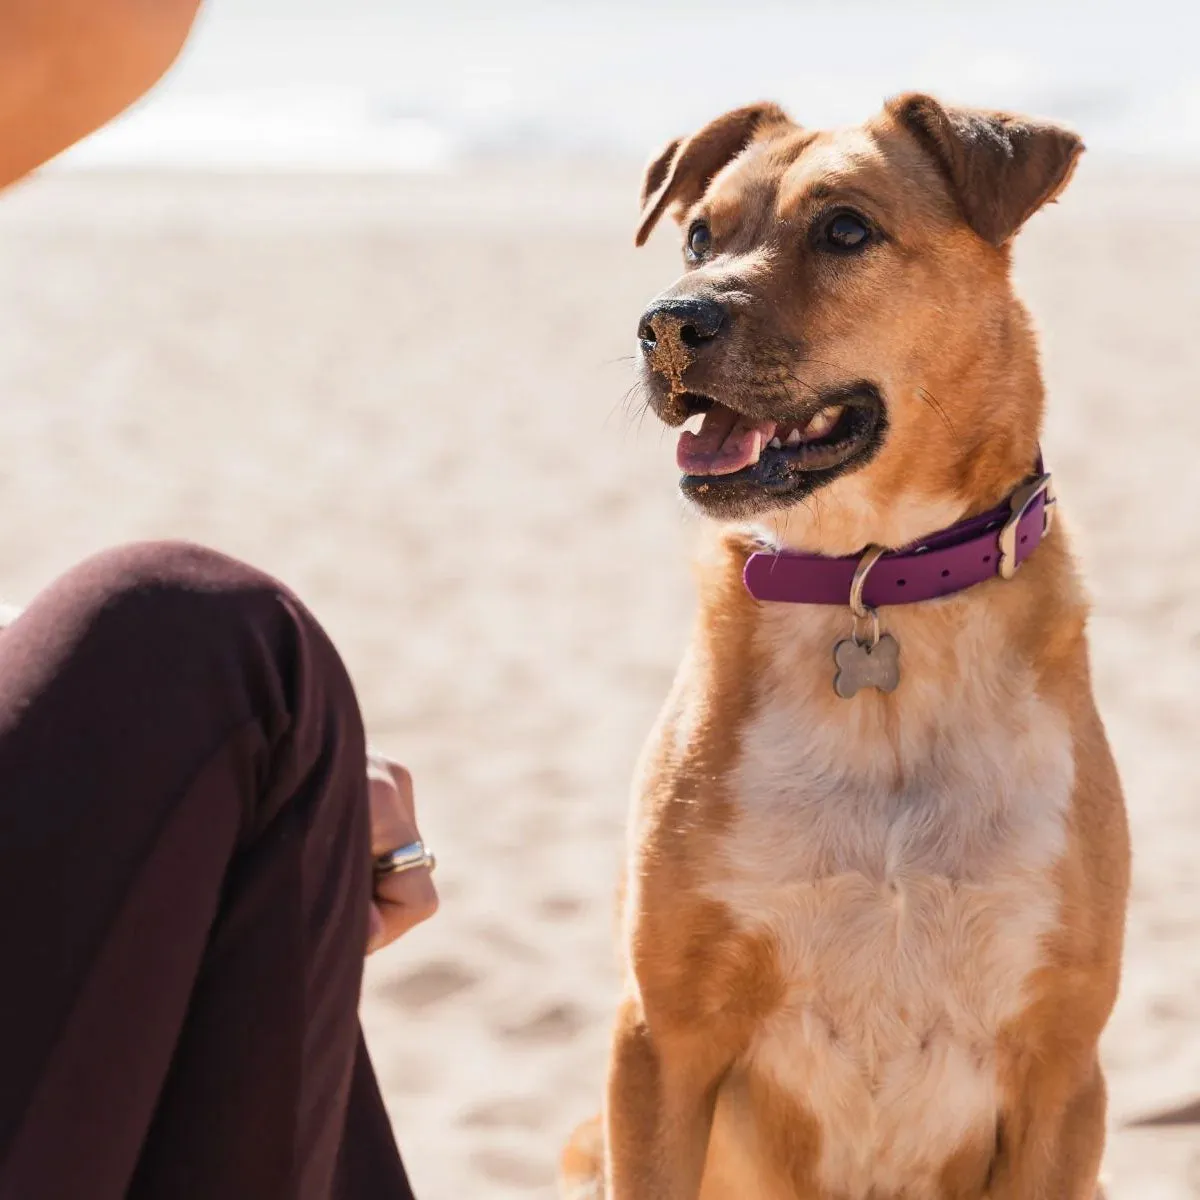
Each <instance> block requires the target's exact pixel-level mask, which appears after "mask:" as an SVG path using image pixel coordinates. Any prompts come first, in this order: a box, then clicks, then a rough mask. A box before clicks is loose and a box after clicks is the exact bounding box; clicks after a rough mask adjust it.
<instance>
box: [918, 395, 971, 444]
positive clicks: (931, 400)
mask: <svg viewBox="0 0 1200 1200" xmlns="http://www.w3.org/2000/svg"><path fill="white" fill-rule="evenodd" d="M917 396H918V397H919V398H920V399H921V400H922V401H923V402H924V403H925V404H927V405H928V406H929V407H930V408H931V409H933V411H934V412H935V413H937V415H938V417H939V418H940V419H941V422H942V424H943V425H945V426H946V428H947V429H948V430H949V431H950V436H951V437H952V438H954V440H955V441H956V442H957V441H961V440H962V439H961V438H959V436H958V430H957V429H955V427H954V422H953V421H952V420H950V414H949V413H948V412H946V410H945V408H944V407H943V406H942V402H941V401H940V400H939V399H938V398H937V397H936V396H935V395H934V394H933V393H932V392H930V391H928V390H926V389H925V388H923V387H919V388H917Z"/></svg>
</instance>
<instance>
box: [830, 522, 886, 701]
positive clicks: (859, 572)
mask: <svg viewBox="0 0 1200 1200" xmlns="http://www.w3.org/2000/svg"><path fill="white" fill-rule="evenodd" d="M884 553H885V551H884V549H883V547H882V546H868V547H867V549H866V550H865V551H864V552H863V556H862V558H860V559H859V560H858V566H857V567H855V569H854V578H853V579H852V580H851V581H850V615H851V617H852V618H853V623H852V624H851V626H850V636H849V637H848V638H846V639H845V641H841V642H838V644H837V645H836V646H834V648H833V661H834V662H835V663H836V664H837V674H836V675H835V676H834V677H833V690H834V691H835V692H837V694H838V695H839V696H841V698H842V699H843V700H851V699H853V698H854V697H855V696H857V695H858V693H859V692H861V691H862V690H863V688H868V687H869V688H875V690H876V691H879V692H894V691H895V690H896V688H897V687H898V686H899V684H900V643H899V642H898V641H896V639H895V638H894V637H892V635H891V634H890V633H885V634H880V632H879V614H878V613H877V612H876V611H875V609H873V608H872V607H871V606H870V605H869V604H866V603H865V602H864V600H863V588H864V587H865V585H866V582H867V576H868V575H869V574H870V573H871V568H872V567H873V566H874V565H875V564H876V563H877V562H878V561H879V560H880V559H881V558H882V557H883V555H884ZM862 620H869V621H870V622H871V634H870V637H869V638H867V640H866V641H859V638H858V623H859V621H862Z"/></svg>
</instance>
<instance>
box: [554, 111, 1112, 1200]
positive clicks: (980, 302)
mask: <svg viewBox="0 0 1200 1200" xmlns="http://www.w3.org/2000/svg"><path fill="white" fill-rule="evenodd" d="M1081 151H1082V145H1081V143H1080V141H1079V140H1078V138H1076V137H1075V136H1074V135H1073V134H1072V133H1070V132H1068V131H1066V130H1064V129H1061V128H1059V127H1057V126H1054V125H1050V124H1044V123H1041V122H1037V121H1031V120H1026V119H1024V118H1019V117H1012V116H1008V115H1005V114H1000V113H991V112H979V111H968V110H962V109H952V108H947V107H944V106H942V105H941V104H939V103H938V102H937V101H935V100H933V99H931V98H929V97H927V96H920V95H909V96H905V97H902V98H899V99H896V100H893V101H891V102H890V103H888V104H887V106H886V108H885V109H884V111H883V113H882V114H881V115H879V116H878V117H877V118H875V119H873V120H872V121H870V122H868V123H867V124H866V125H864V126H862V127H858V128H853V129H846V130H839V131H836V132H817V131H814V130H808V129H804V128H802V127H800V126H798V125H796V124H794V123H793V122H792V121H791V120H790V119H789V118H788V117H787V116H786V115H785V114H784V113H783V112H782V111H781V110H780V109H779V108H777V107H776V106H774V105H771V104H761V105H755V106H753V107H749V108H744V109H740V110H738V111H736V112H732V113H728V114H727V115H725V116H723V117H721V118H719V119H718V120H716V121H715V122H713V123H712V124H711V125H709V126H708V127H707V128H705V129H703V130H701V131H700V132H699V133H696V134H694V135H693V136H692V137H690V138H687V139H684V140H681V141H678V142H675V143H672V144H671V145H670V146H669V147H667V149H666V150H665V151H664V152H663V153H662V154H661V155H660V156H659V157H658V158H657V159H656V160H655V161H654V162H653V163H652V164H651V166H650V167H649V170H648V173H647V176H646V182H645V187H644V191H643V211H642V221H641V226H640V228H639V230H638V242H639V244H640V243H641V242H642V241H644V240H645V238H646V237H647V236H648V235H649V233H650V231H651V230H652V229H653V227H654V225H655V223H656V222H657V221H658V219H659V217H660V216H661V215H662V214H663V213H665V212H667V211H672V212H673V213H674V214H675V216H676V217H677V219H678V221H679V222H680V224H681V226H682V228H683V231H684V242H685V246H684V253H685V259H686V262H687V270H686V272H685V274H684V275H683V277H682V279H680V280H679V282H678V283H676V284H675V285H674V286H673V287H671V288H670V289H668V290H667V291H666V292H665V293H663V294H662V295H661V296H660V297H659V298H658V299H657V300H656V301H655V302H654V304H653V305H652V306H651V308H650V309H649V310H648V312H647V314H646V315H645V317H644V318H643V321H642V326H641V329H640V337H641V343H642V351H643V374H644V382H645V385H646V388H647V390H648V392H649V395H650V399H651V403H652V405H653V407H654V409H655V411H656V412H657V413H658V415H659V416H660V417H661V418H662V419H663V421H665V422H666V423H667V424H668V425H672V426H678V425H681V424H682V423H683V422H684V421H686V420H688V419H689V418H690V417H692V416H694V415H696V414H698V413H703V414H704V415H703V425H702V427H701V428H700V430H699V432H684V433H683V434H682V435H681V438H680V447H679V459H680V464H681V467H682V468H683V471H684V478H683V483H682V488H683V491H684V493H685V495H686V496H687V497H688V498H689V500H690V501H691V502H692V503H693V505H694V506H695V507H696V508H698V509H699V510H700V511H701V512H702V513H703V514H704V515H705V516H706V517H708V518H711V521H709V522H707V523H706V525H707V533H706V545H705V549H704V551H703V553H702V554H701V561H700V571H699V591H700V610H699V617H698V620H697V623H696V627H695V632H694V636H693V639H692V642H691V646H690V648H689V650H688V652H687V654H686V656H685V659H684V662H683V665H682V667H681V669H680V672H679V675H678V678H677V680H676V683H675V686H674V689H673V691H672V693H671V696H670V698H669V699H668V701H667V704H666V708H665V710H664V712H663V714H662V717H661V719H660V721H659V723H658V725H657V727H656V729H655V731H654V733H653V734H652V736H651V738H650V742H649V745H648V747H647V749H646V752H645V754H644V757H643V760H642V764H641V767H640V770H639V779H638V782H637V785H636V787H635V796H634V809H633V815H632V822H631V828H630V848H629V861H628V872H627V880H626V888H625V896H624V902H623V936H624V949H625V959H626V962H627V966H628V970H627V979H626V987H625V994H624V999H623V1002H622V1004H621V1007H620V1011H619V1014H618V1018H617V1023H616V1030H615V1033H614V1037H613V1043H612V1054H611V1061H610V1067H609V1082H608V1093H607V1101H606V1105H605V1115H604V1120H603V1123H602V1126H601V1125H600V1124H597V1123H593V1125H591V1126H585V1127H584V1128H583V1129H582V1130H581V1131H580V1132H579V1133H578V1134H577V1135H576V1138H575V1139H574V1141H573V1143H572V1144H571V1146H569V1147H568V1149H567V1152H566V1154H565V1156H564V1194H565V1195H569V1196H572V1197H599V1196H602V1195H604V1196H608V1197H611V1198H613V1200H697V1198H698V1197H703V1200H794V1198H804V1200H977V1198H981V1197H988V1198H990V1200H1091V1198H1092V1197H1093V1196H1094V1195H1095V1193H1096V1188H1097V1172H1098V1169H1099V1164H1100V1158H1101V1152H1102V1148H1103V1143H1104V1121H1105V1091H1104V1081H1103V1078H1102V1076H1101V1072H1100V1067H1099V1064H1098V1061H1097V1053H1096V1045H1097V1039H1098V1037H1099V1035H1100V1032H1101V1029H1102V1027H1103V1026H1104V1024H1105V1021H1106V1020H1107V1018H1108V1015H1109V1012H1110V1009H1111V1007H1112V1004H1113V1000H1114V997H1115V995H1116V991H1117V983H1118V977H1119V970H1120V959H1121V943H1122V934H1123V926H1124V913H1125V902H1126V892H1127V887H1128V870H1129V848H1128V836H1127V829H1126V822H1125V816H1124V808H1123V802H1122V797H1121V791H1120V786H1119V783H1118V779H1117V775H1116V770H1115V768H1114V765H1113V762H1112V759H1111V756H1110V754H1109V750H1108V746H1107V743H1106V741H1105V736H1104V730H1103V727H1102V725H1101V722H1100V719H1099V717H1098V715H1097V713H1096V710H1095V707H1094V704H1093V699H1092V691H1091V682H1090V678H1089V671H1088V656H1087V644H1086V640H1085V620H1086V607H1085V601H1084V597H1083V595H1082V592H1081V589H1080V585H1079V582H1078V579H1077V576H1076V572H1075V566H1074V563H1073V561H1072V558H1071V556H1070V553H1069V551H1068V548H1067V543H1066V538H1065V536H1064V534H1063V532H1062V527H1061V523H1058V524H1055V525H1054V526H1053V527H1052V528H1050V529H1049V530H1048V532H1046V533H1045V536H1044V537H1043V536H1042V534H1043V530H1045V529H1046V527H1047V526H1048V525H1049V512H1050V510H1049V507H1048V504H1047V495H1046V489H1045V480H1040V481H1039V482H1038V483H1036V484H1035V485H1033V486H1032V487H1024V488H1023V487H1022V486H1021V485H1022V484H1023V483H1025V481H1027V480H1028V479H1030V477H1031V475H1034V476H1036V474H1037V472H1038V470H1039V468H1038V466H1037V464H1038V461H1039V450H1038V435H1039V429H1040V426H1041V421H1042V407H1043V389H1042V382H1041V376H1040V371H1039V365H1038V353H1037V347H1036V344H1035V339H1034V334H1033V332H1032V330H1031V328H1030V322H1029V319H1028V316H1027V314H1026V311H1025V309H1024V308H1023V307H1022V305H1021V303H1020V301H1019V300H1018V299H1017V298H1016V296H1015V295H1014V293H1013V290H1012V286H1011V282H1010V261H1009V260H1010V253H1009V251H1010V246H1011V243H1012V239H1013V237H1014V235H1015V234H1016V233H1017V231H1018V229H1019V228H1020V227H1021V225H1022V224H1023V222H1024V221H1025V220H1026V219H1027V218H1028V217H1029V216H1030V215H1031V214H1032V213H1034V212H1035V211H1036V210H1037V209H1038V208H1039V207H1041V206H1042V205H1043V204H1045V203H1047V202H1048V201H1050V200H1052V199H1054V198H1055V197H1056V196H1057V195H1058V194H1059V192H1060V191H1061V190H1062V189H1063V187H1064V186H1065V185H1066V183H1067V181H1068V179H1069V178H1070V176H1071V173H1072V171H1073V169H1074V167H1075V164H1076V161H1077V159H1078V157H1079V155H1080V153H1081ZM1010 497H1013V500H1012V503H1011V505H1009V506H1008V507H1005V508H1002V509H1001V510H1000V511H1001V513H1002V517H1001V518H998V519H997V520H998V522H999V523H1000V524H1002V526H1003V532H1001V530H1000V524H998V525H997V527H996V528H995V529H994V530H993V529H992V527H991V526H988V532H987V533H986V534H985V535H984V541H985V543H986V550H987V552H986V553H985V554H983V557H982V562H983V563H985V564H988V563H992V562H993V553H994V554H995V556H996V561H995V564H994V565H992V566H989V567H988V568H987V570H988V573H989V578H987V579H986V580H976V581H975V582H974V583H973V585H972V586H968V587H962V588H957V589H956V588H955V587H953V586H952V584H953V580H949V581H948V582H947V583H946V585H945V588H944V590H943V592H940V593H939V594H938V596H937V597H936V598H930V599H927V600H923V601H921V602H918V603H907V602H904V600H906V599H907V598H905V597H902V596H901V595H900V593H899V591H897V589H899V588H903V587H904V586H905V585H906V583H907V582H908V581H907V580H906V579H904V578H903V577H900V578H897V571H898V570H899V571H901V572H902V571H903V570H904V567H903V564H904V563H905V562H910V563H914V564H916V566H915V567H914V570H915V569H918V568H922V567H924V568H928V567H929V565H930V563H932V562H933V560H932V559H930V560H929V561H928V562H924V563H922V562H921V561H920V551H921V550H931V551H932V550H936V549H937V547H938V545H939V543H938V541H937V539H936V538H933V539H932V540H928V541H927V540H926V539H930V538H931V535H935V534H937V533H938V531H946V530H947V527H952V528H951V529H950V532H949V533H944V534H943V535H942V540H943V541H945V540H946V539H947V538H948V539H949V540H950V541H953V540H954V537H955V536H958V534H957V533H955V531H959V532H960V533H961V530H963V529H965V528H969V527H968V526H963V525H959V524H956V523H959V522H962V521H963V520H964V518H968V517H971V516H972V515H973V514H982V513H987V512H988V511H989V510H991V509H993V507H994V506H997V505H1006V504H1007V502H1008V501H1009V498H1010ZM1033 505H1039V506H1040V505H1046V507H1044V508H1042V507H1039V508H1037V511H1036V513H1035V512H1034V508H1033V507H1031V506H1033ZM1009 512H1011V514H1012V516H1011V518H1004V517H1003V514H1004V513H1009ZM1031 513H1033V514H1034V516H1035V517H1036V522H1037V523H1036V524H1030V514H1031ZM1018 518H1020V520H1019V521H1018ZM1018 535H1019V538H1018ZM963 536H965V535H963ZM1006 538H1007V539H1009V541H1008V543H1007V549H1006V548H1005V546H1006V541H1005V539H1006ZM1018 540H1019V541H1020V543H1021V545H1022V547H1025V543H1026V542H1027V541H1028V542H1029V545H1028V547H1025V548H1024V549H1015V546H1016V542H1017V541H1018ZM914 544H918V546H919V549H918V550H916V551H913V550H912V549H911V548H912V547H913V546H914ZM973 544H974V543H973ZM873 547H883V548H888V549H889V550H891V551H897V552H899V551H904V549H905V548H909V550H908V551H907V552H906V553H896V554H889V555H885V556H884V558H883V560H882V562H881V561H880V559H879V551H877V550H874V549H872V550H870V553H866V554H864V552H866V551H868V549H869V548H873ZM1034 547H1036V548H1034ZM960 549H961V547H960ZM764 554H765V555H768V556H772V557H768V558H764V557H763V555H764ZM752 555H757V556H758V557H757V558H754V559H752V557H751V556H752ZM780 555H782V556H783V557H782V558H780V557H778V556H780ZM800 555H806V556H807V557H800ZM1022 555H1025V558H1024V561H1023V563H1022V565H1021V567H1020V570H1019V571H1016V572H1015V574H1014V567H1015V565H1016V563H1017V562H1018V561H1021V556H1022ZM846 556H853V558H851V559H850V566H851V567H853V564H854V563H855V562H858V564H859V565H858V568H857V570H856V571H855V574H854V577H853V579H850V578H849V576H848V575H847V574H846V573H845V572H846V570H847V569H848V568H847V567H846V563H845V561H834V562H833V563H832V566H831V570H833V571H834V573H835V574H837V573H838V572H842V574H840V575H838V576H837V577H838V578H839V579H841V580H842V581H843V582H842V585H841V586H842V591H841V593H840V599H839V600H838V603H837V604H833V603H832V602H830V601H828V599H827V598H826V599H825V600H824V601H820V600H818V602H813V603H807V602H803V597H804V596H805V595H806V594H807V593H805V590H804V589H805V588H807V587H809V586H810V581H809V574H811V572H812V571H815V570H818V569H823V568H824V567H825V566H829V565H830V564H829V562H828V560H839V559H841V560H844V559H845V558H846ZM860 557H861V561H860ZM748 561H749V562H750V568H749V569H748V567H747V564H748ZM889 561H890V565H889ZM938 561H939V562H940V561H941V560H938ZM952 561H954V562H957V560H954V559H952V558H947V559H946V562H947V563H951V562H952ZM763 562H766V563H767V564H768V569H767V572H766V575H765V576H764V575H763V574H761V573H760V574H758V575H755V574H754V572H755V570H756V569H757V568H756V567H755V563H758V564H759V565H761V563H763ZM789 562H790V563H791V564H792V565H793V566H794V565H795V564H797V563H799V564H800V565H801V567H802V568H803V569H802V570H800V572H799V573H798V574H796V573H793V574H791V575H789V574H787V570H785V568H786V567H787V564H788V563H789ZM776 564H781V565H780V570H781V571H783V575H779V576H778V577H776V576H774V575H772V571H773V570H774V566H775V565H776ZM876 564H878V565H876ZM897 564H899V566H897ZM885 568H886V571H889V572H890V575H889V576H888V578H889V579H890V584H888V587H890V588H891V591H890V592H886V594H887V595H888V596H890V597H891V599H888V600H885V601H881V602H878V603H882V604H883V607H882V609H881V611H880V612H879V613H878V619H879V621H880V625H879V626H875V627H874V629H872V617H873V615H874V614H873V613H872V612H871V610H870V609H869V608H867V607H866V605H865V604H864V596H865V595H869V590H870V588H871V587H872V586H874V585H873V584H872V582H871V579H870V576H869V572H870V571H871V570H872V569H874V570H876V571H884V570H885ZM997 568H999V570H997ZM744 572H745V577H746V581H747V582H746V583H744V582H743V574H744ZM926 574H929V572H928V570H926ZM940 574H941V575H942V576H948V575H949V574H950V567H949V565H948V566H947V567H946V568H945V569H943V570H942V571H941V572H940ZM752 578H757V579H758V580H759V581H760V587H762V588H766V590H767V591H770V589H771V588H772V587H775V588H776V590H777V591H778V590H779V588H778V586H777V584H776V582H774V581H775V580H776V578H779V579H783V578H787V579H794V580H795V581H797V582H796V587H797V588H798V589H799V591H798V592H797V595H795V596H787V595H782V594H780V595H774V594H772V595H771V597H770V598H769V599H766V600H764V599H762V598H761V594H762V593H761V591H760V592H756V594H758V595H759V596H760V598H759V599H756V598H755V596H754V595H751V594H750V592H749V591H748V587H749V585H750V581H751V580H752ZM764 579H765V580H766V583H763V582H762V581H763V580H764ZM847 580H849V582H847ZM789 586H790V585H789ZM880 586H881V587H882V586H883V585H880ZM864 587H865V588H866V589H867V590H866V591H865V592H864V590H863V589H864ZM856 588H857V594H856V595H855V594H852V593H854V592H855V589H856ZM783 590H784V591H786V588H784V589H783ZM885 590H886V589H885ZM789 599H791V600H797V601H800V602H792V603H789V602H787V601H788V600H789ZM852 600H853V601H855V605H854V607H855V609H856V611H857V612H858V614H859V617H861V618H863V620H862V621H860V620H859V617H855V616H852V613H851V609H850V607H848V606H849V605H850V603H851V601H852ZM835 645H836V646H837V663H838V668H839V674H838V676H837V679H836V681H835V678H834V670H835V668H834V647H835ZM885 648H887V649H889V652H890V658H889V659H888V661H887V662H886V663H885V662H884V657H885V656H884V655H883V652H882V651H883V649H885ZM847 655H848V658H847V657H846V656H847ZM873 655H875V656H877V657H873ZM897 656H898V657H897ZM885 668H886V669H885ZM897 671H898V677H897V676H896V672H897ZM848 673H849V674H850V675H852V676H853V678H851V679H850V681H849V684H850V685H849V686H847V679H846V677H847V674H848ZM835 682H836V688H835Z"/></svg>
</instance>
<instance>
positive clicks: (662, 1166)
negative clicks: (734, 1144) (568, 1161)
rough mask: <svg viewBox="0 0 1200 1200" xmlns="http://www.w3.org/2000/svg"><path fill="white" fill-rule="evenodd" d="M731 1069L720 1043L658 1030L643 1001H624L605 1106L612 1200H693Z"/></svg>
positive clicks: (699, 1036) (608, 1167)
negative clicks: (724, 1080) (719, 1098)
mask: <svg viewBox="0 0 1200 1200" xmlns="http://www.w3.org/2000/svg"><path fill="white" fill-rule="evenodd" d="M727 1065H728V1064H727V1063H726V1062H725V1061H724V1055H723V1054H722V1053H721V1052H720V1049H719V1046H718V1042H717V1040H716V1039H713V1038H706V1037H703V1036H701V1035H699V1034H697V1033H693V1032H687V1033H680V1032H677V1031H673V1030H664V1031H654V1030H652V1028H651V1026H650V1024H649V1022H648V1021H647V1020H646V1014H645V1012H644V1011H643V1009H642V1005H641V1003H640V1001H638V1000H636V999H630V1000H627V1001H626V1002H625V1003H624V1004H622V1006H621V1008H620V1011H619V1012H618V1015H617V1026H616V1031H615V1033H614V1035H613V1043H612V1053H611V1057H610V1060H609V1075H608V1095H607V1100H606V1105H605V1127H606V1128H605V1134H606V1136H605V1143H606V1152H607V1158H608V1166H607V1177H608V1200H696V1197H697V1196H699V1194H700V1184H701V1180H702V1178H703V1175H704V1160H705V1156H706V1155H707V1152H708V1140H709V1134H710V1133H711V1130H712V1121H713V1111H714V1108H715V1106H716V1100H717V1091H718V1089H719V1087H720V1083H721V1079H722V1077H723V1075H724V1073H725V1070H726V1068H727Z"/></svg>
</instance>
